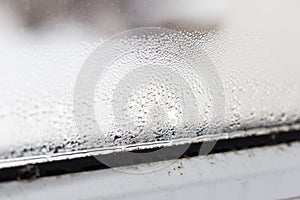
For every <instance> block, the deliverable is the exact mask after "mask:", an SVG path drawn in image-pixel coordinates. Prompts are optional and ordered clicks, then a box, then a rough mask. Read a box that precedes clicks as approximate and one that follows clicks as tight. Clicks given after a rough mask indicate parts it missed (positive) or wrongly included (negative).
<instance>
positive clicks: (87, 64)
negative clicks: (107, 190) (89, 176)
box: [0, 0, 300, 159]
mask: <svg viewBox="0 0 300 200" xmlns="http://www.w3.org/2000/svg"><path fill="white" fill-rule="evenodd" d="M299 8H300V4H299V2H297V1H293V0H288V1H279V0H278V1H277V0H276V1H271V0H263V1H253V0H251V1H250V0H249V1H244V2H239V1H234V0H213V1H208V0H201V1H196V0H195V1H193V0H191V1H183V0H182V1H176V2H175V1H169V0H164V1H143V0H142V1H141V0H124V1H117V0H112V1H17V0H13V1H1V7H0V9H1V11H0V15H1V17H0V44H1V45H0V53H1V60H0V70H1V73H0V91H1V98H0V129H1V139H0V158H1V159H5V158H17V157H24V156H25V157H26V156H37V155H52V154H54V153H64V152H72V151H79V150H88V149H93V148H108V147H124V146H127V145H138V144H147V143H153V142H158V143H159V142H168V141H176V140H178V139H195V138H206V137H209V136H213V135H217V136H218V137H221V136H222V135H229V136H230V135H233V134H238V135H248V134H249V132H251V131H252V132H254V133H257V134H258V133H267V132H268V131H269V130H270V129H272V130H276V128H280V127H281V128H282V127H284V128H285V129H286V128H293V129H297V128H298V126H297V124H298V123H299V119H300V107H299V105H298V104H299V102H300V80H299V77H300V69H299V66H300V55H299V54H300V53H299V52H300V51H299V49H300V40H299V35H300V28H299V26H298V19H299V17H300V14H299V12H298V10H299ZM150 27H151V28H150ZM258 129H259V131H258ZM253 130H255V131H253Z"/></svg>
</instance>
